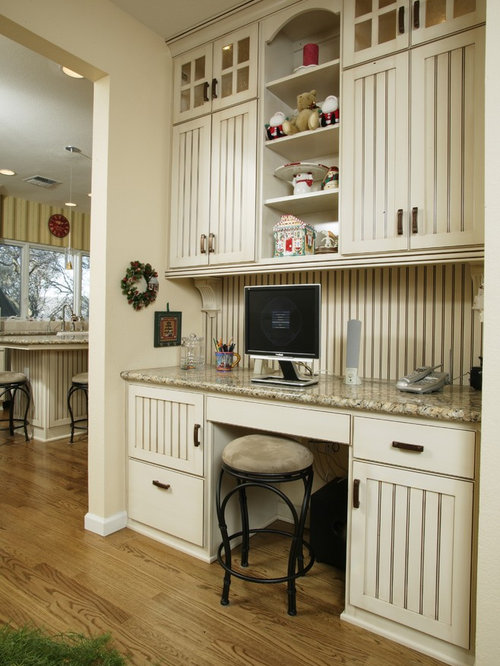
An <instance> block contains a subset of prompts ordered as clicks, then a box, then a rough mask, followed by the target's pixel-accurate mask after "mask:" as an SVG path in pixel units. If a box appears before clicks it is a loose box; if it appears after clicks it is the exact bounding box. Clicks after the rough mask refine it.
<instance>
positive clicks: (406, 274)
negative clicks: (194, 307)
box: [204, 264, 482, 384]
mask: <svg viewBox="0 0 500 666" xmlns="http://www.w3.org/2000/svg"><path fill="white" fill-rule="evenodd" d="M287 282H293V283H301V282H319V283H321V285H322V300H323V304H322V352H321V359H320V361H319V364H317V366H316V367H317V368H319V369H321V370H325V371H326V372H328V373H331V374H334V375H343V374H344V371H345V354H346V328H347V321H348V320H349V319H360V320H361V321H362V335H361V352H360V368H359V374H360V376H361V377H365V378H367V379H368V378H372V379H388V380H395V379H397V378H398V377H400V376H401V375H404V374H405V373H406V372H407V371H408V370H410V369H413V368H415V367H417V366H418V365H421V364H426V365H437V364H439V363H443V364H444V370H445V371H446V372H449V373H450V375H451V376H452V377H453V380H454V383H456V384H460V383H464V384H468V382H469V377H468V374H467V373H468V372H469V370H470V367H471V366H472V365H478V364H479V358H478V357H479V356H480V355H481V354H482V341H481V334H482V329H481V323H480V320H479V314H478V313H477V312H476V311H474V310H472V304H473V299H474V293H473V286H472V279H471V272H470V266H469V265H468V264H444V265H430V266H402V267H388V268H379V267H374V268H362V269H348V270H347V269H346V270H337V271H305V272H297V273H293V274H290V275H286V274H266V275H251V276H234V277H227V278H222V310H221V312H220V313H219V314H218V315H217V317H214V318H208V317H207V320H206V328H205V333H204V334H205V339H206V340H212V338H214V337H220V336H222V337H223V338H226V339H228V338H230V337H233V339H235V340H236V341H237V351H240V352H241V351H242V349H243V287H244V285H246V284H283V283H287ZM211 352H212V346H211V345H207V356H208V359H207V360H209V361H210V362H213V359H212V356H213V354H212V353H211ZM244 363H245V365H248V363H249V359H248V358H245V359H244Z"/></svg>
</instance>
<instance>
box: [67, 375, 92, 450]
mask: <svg viewBox="0 0 500 666" xmlns="http://www.w3.org/2000/svg"><path fill="white" fill-rule="evenodd" d="M76 391H83V392H84V394H85V416H84V417H82V418H79V419H75V417H74V414H73V408H72V400H71V396H72V395H73V393H75V392H76ZM68 411H69V416H70V419H71V437H70V439H69V441H70V443H71V444H73V436H74V434H75V430H87V431H88V425H89V420H88V414H89V375H88V372H80V373H79V374H78V375H74V376H73V377H72V379H71V386H70V388H69V391H68Z"/></svg>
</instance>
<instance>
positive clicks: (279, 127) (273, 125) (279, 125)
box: [266, 111, 286, 140]
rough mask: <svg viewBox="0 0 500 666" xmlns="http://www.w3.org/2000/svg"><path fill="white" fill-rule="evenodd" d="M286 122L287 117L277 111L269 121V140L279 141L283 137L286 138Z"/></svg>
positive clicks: (267, 126)
mask: <svg viewBox="0 0 500 666" xmlns="http://www.w3.org/2000/svg"><path fill="white" fill-rule="evenodd" d="M285 120H286V116H285V114H284V113H283V112H282V111H277V112H276V113H275V114H274V116H272V117H271V119H270V120H269V124H268V125H266V134H267V138H268V139H269V140H271V139H279V138H280V137H281V136H285V132H284V131H283V122H284V121H285Z"/></svg>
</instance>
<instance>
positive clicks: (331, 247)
mask: <svg viewBox="0 0 500 666" xmlns="http://www.w3.org/2000/svg"><path fill="white" fill-rule="evenodd" d="M319 235H320V240H319V243H318V244H317V246H316V254H325V253H328V252H338V250H339V237H338V236H336V235H335V234H334V233H333V232H331V231H328V230H327V229H322V230H321V231H320V232H319Z"/></svg>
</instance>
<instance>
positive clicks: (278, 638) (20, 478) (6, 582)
mask: <svg viewBox="0 0 500 666" xmlns="http://www.w3.org/2000/svg"><path fill="white" fill-rule="evenodd" d="M2 435H4V436H3V437H2ZM86 456H87V442H86V438H85V436H84V435H83V436H82V435H81V436H79V437H77V438H76V439H75V443H74V444H73V445H70V444H69V443H68V440H60V441H57V442H51V443H41V442H36V441H33V442H29V443H26V442H24V439H23V437H22V436H20V435H16V436H15V437H13V438H9V437H5V433H0V621H2V622H10V623H12V624H13V625H15V626H19V625H23V624H25V623H34V624H36V625H37V626H43V627H45V628H46V629H48V630H49V631H51V632H54V633H57V632H66V631H74V632H78V633H83V634H86V635H97V634H100V633H103V632H110V633H111V635H112V638H113V642H114V645H115V646H116V647H117V648H118V649H119V650H120V651H121V652H122V653H124V654H126V655H128V656H129V658H130V660H131V663H132V664H136V665H138V666H141V665H143V664H156V665H157V666H177V665H180V666H184V665H192V666H226V665H228V666H229V665H232V666H239V665H243V664H245V665H261V666H268V665H269V666H271V665H272V666H301V665H305V664H307V665H309V666H322V665H325V666H326V665H327V664H328V665H331V664H344V665H348V666H350V665H353V666H355V665H356V666H360V665H365V666H396V665H397V666H402V665H404V666H417V665H420V666H437V665H438V664H439V663H440V662H438V661H436V660H434V659H431V658H429V657H425V656H423V655H421V654H419V653H417V652H414V651H412V650H408V649H406V648H403V647H402V646H399V645H397V644H395V643H392V642H391V641H388V640H385V639H383V638H381V637H379V636H376V635H375V634H372V633H370V632H367V631H364V630H362V629H359V628H356V627H353V626H350V625H348V624H346V623H344V622H341V621H340V619H339V615H340V613H341V611H342V608H343V598H344V581H343V575H342V573H341V572H339V571H337V570H336V569H334V568H332V567H329V566H327V565H324V564H316V565H315V566H314V567H313V569H312V570H311V571H310V573H309V574H308V575H307V576H306V577H305V578H303V579H299V582H298V586H297V588H298V595H297V608H298V615H297V616H296V617H293V618H292V617H289V616H288V615H287V613H286V592H285V589H284V587H282V586H276V585H255V584H251V583H245V582H243V581H239V580H234V582H233V583H232V586H231V592H230V600H231V603H230V605H229V606H227V607H223V606H221V605H220V603H219V600H220V592H221V583H222V570H221V568H220V567H219V565H218V564H217V563H214V564H211V565H210V564H206V563H204V562H201V561H199V560H197V559H195V558H193V557H190V556H188V555H184V554H182V553H179V552H177V551H176V550H173V549H171V548H168V547H167V546H164V545H162V544H160V543H157V542H155V541H153V540H151V539H148V538H146V537H144V536H141V535H139V534H137V533H135V532H133V531H131V530H128V529H124V530H121V531H120V532H117V533H115V534H112V535H111V536H109V537H106V538H103V537H100V536H97V535H96V534H93V533H91V532H86V531H85V530H84V529H83V521H84V515H85V513H86V511H87V459H86ZM259 538H260V537H259ZM252 544H254V542H253V541H252ZM282 549H283V544H282V543H280V542H279V541H278V542H276V541H275V540H274V538H271V537H265V538H264V537H263V538H262V540H261V542H260V546H259V548H257V547H256V544H255V546H253V548H252V557H253V558H258V561H256V564H257V566H258V567H259V569H260V570H261V571H268V570H269V569H268V563H269V562H270V561H275V560H276V557H277V554H278V553H279V552H280V551H281V550H282ZM254 561H255V560H254Z"/></svg>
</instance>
